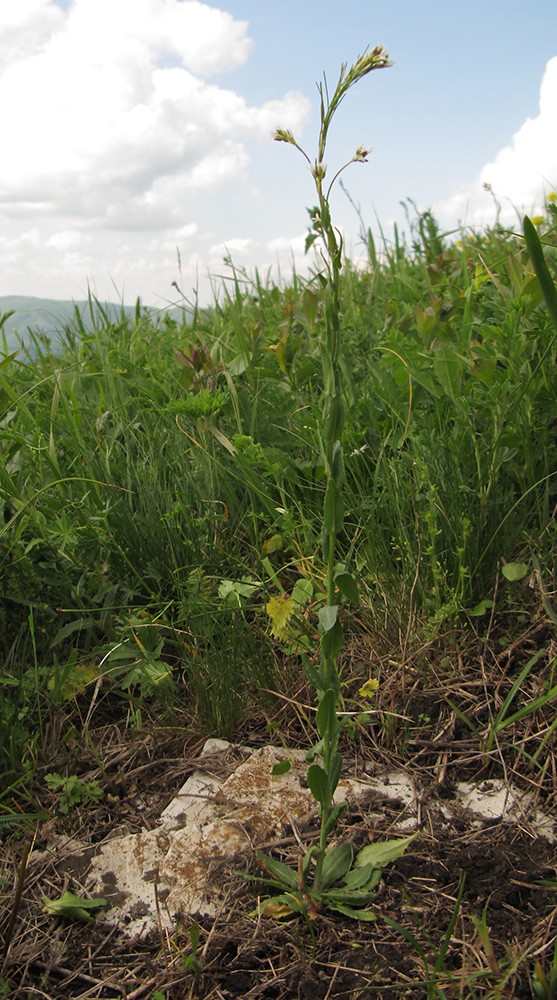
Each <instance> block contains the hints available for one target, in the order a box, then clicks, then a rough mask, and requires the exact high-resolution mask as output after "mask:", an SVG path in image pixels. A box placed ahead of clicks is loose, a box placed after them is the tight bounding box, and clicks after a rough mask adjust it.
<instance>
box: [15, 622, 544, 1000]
mask: <svg viewBox="0 0 557 1000" xmlns="http://www.w3.org/2000/svg"><path fill="white" fill-rule="evenodd" d="M542 647H543V648H545V649H546V651H547V652H546V655H544V657H543V658H542V659H541V660H540V661H539V665H538V664H537V665H536V675H535V677H533V676H532V677H530V676H528V677H527V679H526V681H525V684H524V690H521V691H520V693H519V694H518V695H517V697H516V699H515V700H514V701H513V711H515V712H516V711H517V710H518V709H519V708H521V707H523V706H526V705H528V704H529V703H531V702H533V701H534V700H535V699H536V698H537V697H539V695H540V692H542V691H543V690H544V689H546V688H547V684H548V683H550V681H551V677H552V671H553V669H554V658H555V646H554V642H553V639H552V634H551V632H550V631H549V629H548V627H547V624H544V623H540V624H539V625H538V626H537V628H535V629H531V630H530V631H529V633H527V634H526V635H525V636H523V637H522V639H521V640H520V641H519V642H514V643H513V644H511V646H508V647H506V648H504V649H503V652H502V653H497V654H495V653H494V652H493V650H490V649H486V646H485V643H483V644H482V645H481V646H480V645H478V644H477V643H476V644H474V643H473V642H472V640H469V639H467V640H466V642H465V643H463V645H462V647H461V649H460V650H455V649H454V648H452V649H450V650H449V651H447V650H440V648H439V645H437V646H434V644H433V643H432V644H431V645H430V646H427V645H426V646H424V647H422V648H420V649H419V650H416V651H415V652H414V653H413V654H412V656H411V657H408V659H407V660H406V661H405V663H404V664H403V669H401V668H400V665H399V666H398V667H397V666H396V665H395V666H394V667H393V665H392V662H391V664H390V665H389V661H388V657H387V655H385V657H383V658H381V657H379V656H378V655H377V654H376V653H373V652H371V651H370V650H369V649H364V648H363V647H362V646H361V645H360V646H358V647H356V646H355V648H354V649H353V650H352V653H351V654H350V663H351V666H352V667H353V666H354V664H356V665H357V664H358V663H360V664H363V673H362V671H361V670H360V671H358V670H354V675H355V677H357V676H358V673H359V680H357V681H355V684H358V683H359V684H361V683H362V677H365V676H369V673H370V671H372V672H373V673H375V674H377V675H378V676H379V677H380V682H381V683H380V689H379V693H378V696H377V701H376V703H375V707H374V711H375V713H376V714H375V715H374V716H373V719H372V723H371V725H370V726H368V727H366V728H363V729H361V730H359V731H358V732H357V734H356V736H355V738H354V739H352V740H348V739H347V740H346V743H345V746H344V747H343V752H344V757H345V772H346V773H354V774H361V773H362V770H363V768H364V766H366V767H367V768H368V769H369V767H370V766H371V767H372V768H373V770H374V772H375V773H376V774H381V773H385V772H387V771H392V770H395V769H405V770H406V771H407V772H408V773H409V774H410V775H411V776H413V777H414V778H415V781H416V786H417V787H419V788H420V789H421V792H420V796H419V799H420V811H419V822H418V829H419V836H418V837H417V838H416V840H415V841H414V842H413V843H412V845H411V846H410V848H409V850H408V852H407V853H406V854H405V855H404V856H402V857H401V858H399V859H398V860H397V861H396V862H395V863H394V864H393V865H392V866H390V867H389V868H387V869H386V870H385V872H384V878H383V880H382V882H381V883H380V886H379V889H378V892H377V895H376V898H375V900H374V901H373V904H372V906H373V910H374V912H375V914H376V920H375V921H374V922H369V923H367V922H365V923H364V922H361V921H359V922H355V921H352V920H349V919H345V918H343V917H341V916H340V915H339V914H332V913H330V912H321V913H319V914H318V916H317V918H316V919H315V920H314V921H313V922H312V923H311V926H308V924H306V923H305V922H304V921H303V920H300V919H292V920H285V921H275V920H268V919H264V918H262V917H261V916H260V914H259V912H258V907H257V900H258V895H259V896H260V897H261V896H264V895H266V890H265V888H264V887H261V888H260V889H258V886H257V884H255V883H253V882H249V881H246V880H245V879H244V878H243V877H242V875H241V874H239V873H240V872H242V871H245V872H249V873H252V874H253V873H256V871H257V869H256V868H255V866H254V863H253V862H254V859H253V856H252V855H248V854H243V855H241V856H238V857H236V858H234V859H233V860H232V861H226V862H224V861H222V862H220V863H215V866H214V869H213V871H212V872H211V877H212V878H213V879H214V884H215V893H216V895H218V896H219V897H222V898H223V907H222V910H221V912H220V914H219V915H218V916H217V917H216V918H215V919H206V918H199V927H200V941H199V949H198V958H199V962H200V971H199V974H198V975H197V976H196V975H195V974H194V970H192V968H191V962H190V963H189V966H188V958H189V956H191V943H190V928H191V925H192V918H190V917H184V918H180V919H179V920H178V921H177V925H176V931H175V933H174V934H173V935H172V936H170V937H169V936H168V935H165V934H163V933H161V934H160V935H158V934H154V935H152V936H151V937H150V938H148V939H147V940H142V941H133V940H132V941H130V940H127V939H125V938H124V937H122V936H121V935H120V933H119V931H118V930H117V929H116V928H115V927H113V926H111V925H109V924H108V923H106V922H105V921H103V917H102V916H100V917H98V918H97V920H96V923H95V924H94V925H88V924H80V923H76V922H71V921H64V920H54V919H52V918H50V917H48V916H47V915H46V914H45V913H44V912H43V910H42V908H41V902H42V895H43V894H44V895H47V896H49V897H56V896H58V895H60V894H61V893H62V892H64V891H65V890H66V889H69V890H70V891H72V892H75V893H76V894H77V895H79V894H83V888H82V886H80V885H79V884H76V882H75V880H73V881H72V879H71V878H70V877H69V876H68V874H67V873H66V872H65V871H64V869H63V866H61V865H60V864H59V859H58V858H57V857H56V856H52V857H50V859H49V860H46V861H44V863H43V864H42V865H41V866H39V867H37V866H32V865H30V866H28V869H27V873H26V877H25V881H24V884H23V891H22V894H21V898H20V899H19V901H17V900H16V899H15V895H14V889H13V885H14V884H15V882H16V880H17V872H18V869H19V866H20V859H21V856H22V851H23V844H24V842H25V839H26V838H25V837H21V835H15V834H14V833H13V832H10V831H8V833H7V834H6V836H5V838H4V845H3V849H2V852H3V863H2V873H3V875H4V878H5V879H6V880H7V885H6V886H5V887H4V889H3V890H2V889H1V887H0V940H1V939H2V935H4V938H5V939H7V938H10V941H9V942H8V941H7V940H6V944H9V948H8V951H7V955H6V960H5V963H4V969H3V971H2V973H1V975H0V995H2V992H1V991H2V989H3V990H4V994H5V995H8V996H9V997H10V998H18V1000H19V998H26V1000H27V998H31V997H44V998H45V1000H49V998H52V1000H82V998H83V1000H85V998H98V1000H104V998H106V1000H108V998H112V997H122V998H126V1000H139V998H146V1000H153V998H156V1000H162V998H165V1000H182V998H189V997H199V998H203V1000H232V998H238V1000H240V998H250V1000H256V998H262V1000H263V998H267V1000H291V998H302V1000H306V998H307V1000H332V998H341V997H345V998H351V1000H352V998H354V1000H357V998H359V997H371V998H373V997H380V998H382V1000H395V998H400V997H404V998H410V1000H414V998H415V1000H421V998H426V997H428V998H429V997H446V998H453V997H462V998H480V997H482V998H484V997H492V998H495V997H499V998H503V997H507V998H509V997H514V998H524V1000H525V998H531V997H532V996H534V993H533V986H532V976H533V975H534V971H535V968H536V963H539V964H540V965H541V966H542V968H544V969H545V970H546V972H549V968H550V962H551V956H552V953H553V947H554V942H555V936H556V934H557V918H556V912H557V898H556V892H557V870H556V869H557V858H556V848H555V846H554V845H553V844H551V843H550V842H549V841H548V840H547V839H545V838H544V837H541V836H539V835H538V834H537V833H536V830H535V828H534V826H533V825H532V823H531V821H530V820H531V818H530V817H528V816H524V819H523V821H522V820H521V822H520V823H518V824H509V823H507V822H499V821H497V822H492V821H484V822H482V823H480V824H479V825H478V823H477V822H474V821H473V817H471V816H470V815H469V814H467V813H466V812H465V811H463V812H462V814H459V815H458V818H457V819H455V821H454V822H453V823H452V824H451V826H450V827H448V826H447V823H446V822H442V821H441V818H440V816H439V811H438V810H437V809H435V808H433V806H434V804H435V802H436V800H438V799H439V798H441V799H443V798H447V799H450V798H452V797H453V796H454V788H455V784H456V782H457V781H460V780H463V779H466V780H472V779H474V780H477V779H478V778H481V779H485V780H489V779H493V778H498V779H503V780H505V781H508V782H509V783H510V782H511V781H512V783H513V785H514V786H518V787H519V788H522V789H524V790H525V791H529V792H531V793H534V796H535V801H536V804H537V805H538V807H539V808H541V809H543V811H544V812H545V813H546V814H549V815H550V816H554V817H555V818H556V820H557V809H556V804H557V772H556V766H555V755H554V748H555V738H554V735H553V724H554V722H555V718H556V714H555V705H554V704H549V705H546V706H544V707H543V708H542V709H536V710H533V711H532V713H531V714H528V713H526V714H524V715H523V716H522V718H520V719H518V720H517V721H516V722H514V723H512V724H511V725H509V726H508V727H500V728H499V730H498V732H497V733H495V736H494V737H493V738H492V739H491V742H490V735H489V734H490V732H491V733H492V732H493V723H492V720H493V719H494V718H495V717H496V715H497V712H498V710H499V708H500V706H501V705H502V704H503V701H504V699H505V697H506V695H507V694H508V692H509V690H510V689H511V686H512V684H513V682H514V680H515V679H516V677H517V676H518V674H519V673H520V670H521V669H522V668H523V666H524V664H525V663H526V662H527V661H528V659H529V658H530V657H531V656H532V655H533V653H534V652H536V651H537V650H538V649H540V648H542ZM441 664H443V665H441ZM298 676H299V674H298ZM426 677H427V684H426V683H425V678H426ZM544 685H545V686H546V687H545V688H544ZM349 693H350V692H348V694H349ZM286 699H287V700H286ZM308 702H311V693H310V691H309V690H307V689H305V687H303V686H301V687H300V688H299V689H295V688H294V689H293V690H290V691H288V695H287V696H283V698H282V699H275V701H274V702H273V701H272V699H271V702H270V704H271V705H272V706H273V707H272V709H271V710H267V711H266V710H265V709H261V707H260V706H261V701H260V700H259V702H257V699H254V706H252V710H251V711H249V712H248V713H246V718H245V722H244V724H243V726H242V728H241V729H240V730H239V731H238V732H236V733H234V734H230V735H233V738H234V739H235V740H236V741H237V742H239V743H243V744H249V745H251V746H260V745H263V744H264V743H268V742H270V741H271V740H270V737H269V732H268V731H267V730H266V728H265V727H266V723H267V722H269V721H273V720H274V721H279V722H280V727H281V728H280V731H281V733H282V734H283V738H284V737H285V736H286V738H287V740H288V743H289V745H291V746H305V747H307V746H309V745H311V743H312V742H313V738H314V737H313V734H312V732H311V727H310V726H308V722H307V715H308V713H307V711H306V709H305V708H304V707H303V706H305V705H307V704H308ZM258 705H259V707H257V706H258ZM258 712H259V714H257V713H258ZM156 713H157V708H156V707H154V708H153V714H152V718H151V719H150V720H149V722H148V724H147V723H146V724H145V727H144V730H142V731H137V730H135V729H131V728H130V727H129V725H128V724H127V722H126V718H125V716H122V715H121V714H120V717H118V711H117V708H116V706H115V703H114V702H111V701H110V699H109V698H107V699H106V701H105V702H104V703H103V705H102V706H101V707H100V708H99V713H98V719H97V722H96V725H95V726H93V725H91V731H90V733H91V737H92V741H93V744H94V746H95V753H96V758H95V757H94V756H93V754H92V751H91V747H90V743H89V741H88V740H87V739H86V738H85V737H83V738H81V737H80V736H79V735H78V734H76V736H75V738H74V739H73V740H70V741H67V742H66V745H65V747H64V749H63V750H59V751H58V755H57V757H56V760H55V763H51V764H50V765H48V766H45V767H43V769H42V770H43V774H44V773H45V772H48V771H53V770H56V771H58V772H60V773H75V774H79V775H80V776H81V777H83V778H87V779H89V780H90V779H91V778H95V779H97V780H99V782H100V784H101V785H102V786H103V789H104V798H103V800H102V802H101V803H99V804H98V805H94V804H90V805H88V806H86V807H79V808H76V809H75V810H74V811H73V813H72V814H71V815H70V816H69V817H63V816H61V815H60V813H59V810H58V809H57V800H56V797H55V796H54V795H52V793H50V792H49V791H48V789H46V788H45V786H44V783H43V782H42V781H41V780H40V779H41V776H40V774H39V779H38V781H37V785H36V788H35V789H34V794H35V799H36V801H35V808H36V809H37V811H38V810H44V812H45V813H47V814H49V815H50V817H51V818H50V819H49V820H48V821H47V822H46V823H43V824H41V825H40V826H39V827H38V829H37V830H36V831H35V835H34V837H32V836H30V837H29V838H27V839H32V840H33V847H34V848H35V849H36V848H39V847H40V848H42V849H44V848H45V846H47V845H48V843H49V842H52V837H53V834H55V833H57V834H59V833H61V832H64V833H66V834H67V835H68V836H71V837H75V838H76V839H78V840H80V841H83V840H88V841H89V842H91V843H94V842H99V841H100V840H103V839H105V838H107V837H109V836H111V835H114V834H115V832H117V831H118V830H119V829H121V828H122V827H123V826H125V828H126V829H127V830H128V831H129V832H134V831H137V830H140V829H146V828H147V829H152V828H153V827H154V826H156V822H157V818H158V816H159V815H160V813H161V811H162V809H163V808H164V807H165V806H166V805H167V804H168V802H169V801H170V799H171V798H172V797H173V796H174V794H175V793H176V791H177V790H178V789H179V788H180V787H181V785H182V784H183V782H184V781H185V779H186V777H187V775H188V774H189V773H191V771H193V770H194V769H195V767H196V758H197V757H198V755H199V752H200V750H201V746H202V743H203V738H202V736H201V734H199V733H197V734H195V733H194V732H192V731H191V729H190V730H188V729H187V728H185V727H184V726H181V725H174V724H173V725H172V726H170V727H168V726H167V727H164V726H161V725H160V721H159V720H158V719H157V717H156ZM393 713H394V714H393ZM464 718H466V719H467V720H468V721H467V722H465V721H463V720H464ZM53 724H54V723H53ZM55 724H56V725H57V726H59V725H60V722H59V720H58V722H57V723H55ZM472 727H475V731H474V728H472ZM62 728H63V726H62ZM53 738H54V737H53ZM99 764H100V766H99ZM404 808H405V807H404V804H403V803H401V802H397V801H396V800H395V801H392V800H388V799H382V798H381V797H379V796H377V795H375V796H374V797H373V799H370V800H369V801H367V802H366V803H360V804H359V805H358V806H354V807H353V808H349V809H348V810H347V812H346V813H345V815H344V817H343V821H342V827H341V829H339V830H338V831H337V836H338V838H339V839H349V840H350V841H352V842H353V843H354V845H355V847H360V846H363V845H364V844H366V843H369V842H370V840H372V839H373V840H381V839H386V838H388V837H392V836H393V835H396V826H397V823H399V821H400V819H401V816H402V814H403V813H404ZM371 816H373V819H372V818H371ZM556 832H557V828H556ZM300 837H302V838H303V845H304V846H305V847H307V846H309V844H310V843H311V837H312V830H311V829H309V830H305V831H303V834H302V835H300V834H299V832H298V831H295V830H293V831H292V835H291V836H287V837H285V838H283V840H282V841H280V842H278V843H276V844H274V845H270V846H269V845H267V849H268V850H272V852H273V854H274V856H275V857H277V858H278V859H280V860H283V861H286V862H292V863H294V865H296V861H297V857H298V854H299V852H300V849H301V847H300V843H299V838H300ZM459 891H461V898H460V902H459V901H458V896H459ZM484 910H485V914H486V924H487V927H488V928H489V934H488V937H487V938H486V936H485V935H483V940H482V935H481V934H480V933H479V932H478V928H477V925H475V924H474V920H473V918H474V917H475V918H478V919H481V918H482V914H483V912H484ZM451 923H454V926H453V928H452V933H451V932H450V926H451ZM443 949H444V952H443ZM441 953H443V954H442V960H441V959H440V958H439V956H440V954H441ZM0 958H1V950H0ZM436 963H437V968H436ZM2 983H3V986H2Z"/></svg>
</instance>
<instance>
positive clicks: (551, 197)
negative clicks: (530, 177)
mask: <svg viewBox="0 0 557 1000" xmlns="http://www.w3.org/2000/svg"><path fill="white" fill-rule="evenodd" d="M547 200H548V201H557V194H555V191H552V192H551V194H548V196H547Z"/></svg>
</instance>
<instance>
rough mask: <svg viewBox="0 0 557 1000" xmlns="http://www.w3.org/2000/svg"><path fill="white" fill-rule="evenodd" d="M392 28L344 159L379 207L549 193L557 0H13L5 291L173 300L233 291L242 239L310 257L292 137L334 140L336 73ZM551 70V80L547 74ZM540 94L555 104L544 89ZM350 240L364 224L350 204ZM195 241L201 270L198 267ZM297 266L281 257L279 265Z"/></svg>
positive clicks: (303, 185)
mask: <svg viewBox="0 0 557 1000" xmlns="http://www.w3.org/2000/svg"><path fill="white" fill-rule="evenodd" d="M379 43H381V44H383V45H385V47H386V48H387V50H388V51H389V53H390V54H391V56H392V58H393V60H394V63H395V65H394V66H393V67H392V68H389V69H385V70H381V71H378V72H376V73H373V74H371V75H370V76H369V77H368V78H366V79H365V80H363V81H362V82H361V83H360V84H359V86H358V87H357V88H355V89H354V90H353V91H352V92H351V93H350V94H349V96H348V97H347V99H346V101H345V103H344V104H343V106H342V108H341V111H340V112H339V115H338V118H337V120H336V123H335V126H334V129H333V132H332V141H331V146H330V155H329V157H328V161H329V164H330V169H331V170H332V169H333V168H334V167H336V166H339V165H340V164H341V163H342V162H344V160H347V159H349V158H350V157H351V156H352V154H353V153H354V151H355V149H356V147H357V146H358V145H359V144H360V143H363V144H365V145H370V146H371V147H372V149H373V152H372V154H371V156H370V159H369V163H368V164H367V165H361V164H356V165H354V166H352V167H351V168H350V170H349V171H347V172H346V174H345V178H344V179H345V183H346V186H347V188H348V190H349V191H350V194H351V195H352V197H353V199H354V200H355V201H356V202H357V203H359V205H360V207H361V211H362V214H363V217H364V219H365V221H366V224H369V225H370V226H371V227H372V229H374V231H375V232H376V233H377V232H378V228H379V224H380V225H381V227H382V228H383V230H384V232H385V234H386V235H387V236H390V235H391V234H392V225H393V221H394V220H397V221H398V224H399V226H400V227H401V228H405V226H406V222H405V215H404V211H403V208H402V207H401V204H400V202H401V201H404V200H405V199H406V198H411V199H413V200H414V201H415V202H416V204H417V205H418V207H419V208H420V209H424V208H433V210H434V211H435V212H436V213H437V215H438V216H439V218H440V220H441V222H442V223H443V225H444V226H446V227H448V228H449V227H454V226H456V225H457V224H458V223H459V222H469V223H473V224H474V225H481V224H483V223H489V222H491V221H493V218H494V206H493V200H492V199H491V198H490V197H489V196H488V195H487V194H486V193H485V192H484V191H483V189H482V181H483V180H486V179H488V180H489V181H490V182H491V183H492V186H493V189H494V191H496V193H497V196H498V198H499V200H500V202H501V205H502V219H503V221H504V222H505V224H508V225H516V224H517V216H516V212H515V210H514V208H513V204H514V205H519V206H521V205H523V206H524V207H525V208H526V209H527V210H529V211H533V210H535V209H536V208H538V207H539V205H540V203H541V200H542V199H543V190H544V188H545V191H546V193H548V192H549V191H551V190H553V189H554V188H557V5H556V4H555V0H533V2H532V3H531V4H530V5H529V6H528V7H527V6H526V5H525V4H524V3H523V2H522V0H521V2H516V0H504V2H502V0H501V2H500V0H468V2H467V3H466V4H456V3H451V2H447V0H444V2H438V0H421V2H420V3H416V0H391V2H390V3H389V4H385V3H384V2H379V0H344V2H343V4H342V6H341V5H340V4H335V3H332V2H329V0H320V2H314V0H309V2H302V0H298V2H296V3H294V2H293V0H286V2H284V0H282V2H280V3H277V2H272V3H271V2H269V0H230V2H228V3H226V2H223V3H222V5H221V6H220V7H216V6H214V5H212V4H210V3H209V4H205V5H204V4H201V3H199V2H198V0H71V2H69V0H58V2H55V0H18V3H17V4H15V3H14V4H4V5H1V6H0V67H1V68H0V114H1V116H2V120H3V122H4V131H5V133H6V132H7V134H8V135H9V137H10V144H9V150H10V155H9V156H6V155H4V156H3V157H2V161H1V162H0V217H1V222H2V225H1V227H0V265H1V267H0V274H1V276H2V277H1V280H0V294H5V295H7V294H25V295H38V296H43V295H46V296H49V297H52V298H72V297H73V298H81V297H82V296H83V294H85V293H86V291H87V287H88V284H89V285H90V286H91V288H92V289H93V291H95V293H96V294H98V295H99V297H100V298H101V299H108V298H110V299H114V298H116V297H123V298H124V299H125V301H128V302H129V301H133V300H134V299H135V297H136V296H137V295H140V296H141V297H142V299H143V300H144V301H145V302H146V303H147V304H153V305H163V304H164V303H165V302H168V301H172V300H173V296H174V297H175V293H174V290H173V288H172V282H173V281H174V280H177V281H178V282H179V283H180V284H181V286H182V287H183V288H184V291H185V292H186V294H188V295H191V292H192V289H193V288H194V287H198V288H199V294H200V298H201V300H202V301H207V300H208V298H210V296H211V285H210V282H209V280H208V277H207V275H208V274H209V273H212V274H219V273H223V270H224V266H223V263H222V261H223V257H224V256H225V254H226V253H227V252H229V253H230V255H231V256H232V258H233V260H234V261H235V262H236V264H237V265H238V266H240V267H246V268H248V269H249V268H251V267H254V266H258V267H259V268H260V269H262V270H263V271H266V270H267V268H268V267H276V265H277V264H279V265H280V267H281V269H282V270H283V273H285V274H286V273H287V272H288V268H289V266H290V262H291V260H292V258H294V260H295V261H296V266H297V267H299V268H300V269H302V268H303V267H304V264H305V263H307V262H305V261H304V256H303V242H304V235H305V230H306V219H307V214H306V210H305V208H306V206H309V205H311V204H313V201H314V196H313V190H312V179H311V176H310V174H309V171H308V169H307V167H306V165H305V163H304V161H303V159H302V158H301V157H300V156H299V155H297V154H296V151H295V150H294V149H293V148H292V147H290V146H287V145H284V144H277V143H273V142H272V141H271V139H270V134H271V131H272V129H273V128H275V127H277V126H284V127H290V128H292V129H293V131H294V133H295V135H296V137H297V139H298V140H299V142H300V144H301V145H302V146H303V147H304V148H305V149H306V150H307V152H308V153H309V154H310V156H311V155H312V154H313V151H314V147H315V139H316V135H317V129H318V101H317V91H316V87H315V81H316V80H317V79H319V78H320V77H321V74H322V73H323V71H325V72H326V74H327V78H328V80H329V82H330V83H331V85H332V86H334V84H335V82H336V78H337V75H338V70H339V67H340V64H341V63H342V62H344V61H346V62H351V61H353V59H355V58H356V56H357V55H359V54H360V53H361V52H362V51H363V50H364V49H365V48H366V47H367V46H368V45H369V46H374V45H376V44H379ZM542 85H543V89H542ZM540 94H541V96H542V105H541V109H540ZM333 207H334V212H335V218H336V221H337V224H338V225H339V226H340V227H341V228H342V229H343V231H344V233H345V237H346V243H347V246H350V247H351V249H352V254H353V255H354V256H356V255H357V254H358V252H359V251H358V228H359V222H358V219H357V216H356V214H355V212H354V209H353V208H352V207H351V205H350V203H349V202H348V200H347V198H346V196H345V195H344V193H343V192H342V191H341V190H340V188H338V189H337V192H336V195H335V198H334V202H333ZM176 248H178V249H179V251H180V259H181V273H179V271H178V265H177V249H176ZM275 274H276V271H275Z"/></svg>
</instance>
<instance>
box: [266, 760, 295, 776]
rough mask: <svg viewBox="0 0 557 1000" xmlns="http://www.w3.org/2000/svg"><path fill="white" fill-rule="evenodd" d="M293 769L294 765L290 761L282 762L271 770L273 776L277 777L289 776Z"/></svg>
mask: <svg viewBox="0 0 557 1000" xmlns="http://www.w3.org/2000/svg"><path fill="white" fill-rule="evenodd" d="M291 767H292V764H291V762H290V761H289V760H281V761H280V763H279V764H275V766H274V767H273V768H271V774H272V775H274V776H275V777H276V776H277V775H280V774H288V772H289V770H290V768H291Z"/></svg>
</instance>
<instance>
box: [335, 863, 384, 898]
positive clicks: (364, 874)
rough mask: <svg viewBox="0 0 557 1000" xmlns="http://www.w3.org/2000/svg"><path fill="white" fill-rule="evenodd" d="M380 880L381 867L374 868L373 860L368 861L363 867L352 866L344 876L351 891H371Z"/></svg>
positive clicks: (345, 882)
mask: <svg viewBox="0 0 557 1000" xmlns="http://www.w3.org/2000/svg"><path fill="white" fill-rule="evenodd" d="M380 881H381V869H380V868H374V866H373V864H372V862H371V861H368V863H367V865H364V866H363V868H351V869H350V871H349V872H347V873H346V875H345V878H344V884H345V886H346V888H347V889H348V890H350V891H355V890H357V889H367V890H368V891H369V890H370V889H374V888H375V886H376V885H377V884H378V883H379V882H380Z"/></svg>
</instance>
